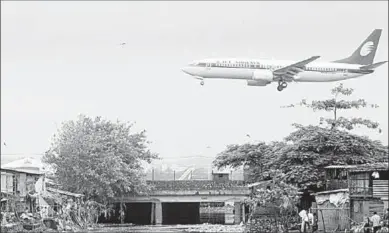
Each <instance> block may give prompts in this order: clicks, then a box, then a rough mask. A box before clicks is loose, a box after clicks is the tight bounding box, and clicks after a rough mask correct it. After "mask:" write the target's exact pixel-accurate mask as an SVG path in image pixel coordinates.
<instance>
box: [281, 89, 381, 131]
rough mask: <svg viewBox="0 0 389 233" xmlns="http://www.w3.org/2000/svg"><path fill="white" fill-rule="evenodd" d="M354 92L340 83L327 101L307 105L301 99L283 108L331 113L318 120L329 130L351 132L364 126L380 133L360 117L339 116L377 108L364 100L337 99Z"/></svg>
mask: <svg viewBox="0 0 389 233" xmlns="http://www.w3.org/2000/svg"><path fill="white" fill-rule="evenodd" d="M353 92H354V89H352V88H345V87H343V84H342V83H340V84H339V85H338V86H336V87H334V88H333V89H332V90H331V94H332V96H333V97H332V98H331V99H327V100H314V101H311V103H308V102H307V101H306V100H305V99H303V100H302V101H301V102H300V103H298V104H296V105H294V104H291V105H289V106H284V107H286V108H289V107H296V106H303V107H307V108H311V109H312V110H313V111H326V112H332V114H333V116H332V117H329V118H326V117H321V118H320V124H323V122H324V123H326V124H327V125H329V126H331V128H342V129H346V130H353V129H354V128H355V127H357V126H362V125H363V126H365V127H367V128H370V129H374V130H378V132H380V133H381V129H380V128H379V124H378V123H377V122H374V121H371V120H369V119H364V118H361V117H352V118H345V117H342V116H339V113H340V111H341V110H350V109H359V108H366V107H372V108H378V107H379V106H378V105H377V104H368V103H367V102H366V101H365V100H364V99H358V100H344V99H339V97H340V95H343V96H350V95H352V93H353Z"/></svg>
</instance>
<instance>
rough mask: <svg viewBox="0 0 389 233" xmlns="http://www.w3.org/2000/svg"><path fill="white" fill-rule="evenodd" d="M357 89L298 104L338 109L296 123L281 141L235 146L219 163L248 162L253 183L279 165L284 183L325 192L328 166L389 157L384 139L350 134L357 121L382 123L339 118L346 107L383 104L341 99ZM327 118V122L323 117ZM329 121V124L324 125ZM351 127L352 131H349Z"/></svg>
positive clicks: (371, 124)
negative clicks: (316, 122) (311, 120)
mask: <svg viewBox="0 0 389 233" xmlns="http://www.w3.org/2000/svg"><path fill="white" fill-rule="evenodd" d="M353 91H354V90H353V89H351V88H344V87H343V85H342V84H340V85H338V86H336V87H335V88H333V89H332V90H331V94H332V95H333V98H331V99H328V100H319V101H312V102H311V103H307V101H306V100H302V101H301V103H299V104H298V105H300V106H305V107H308V108H311V109H313V110H314V111H317V110H323V111H327V112H332V113H333V114H334V115H333V117H332V118H322V119H321V120H322V121H321V123H320V124H319V125H318V126H312V125H309V126H303V125H299V124H293V126H294V127H295V131H293V132H292V133H290V134H289V135H288V136H287V137H285V138H284V140H282V141H279V142H271V143H265V142H260V143H257V144H244V145H229V146H227V148H226V149H225V150H224V151H223V152H221V153H220V154H219V155H218V156H217V157H216V159H215V160H214V165H215V166H216V167H219V168H221V167H226V166H231V167H238V166H241V165H248V167H249V172H250V177H249V181H257V180H266V179H270V178H271V177H272V175H271V173H272V171H274V170H277V169H279V170H280V171H281V173H282V176H280V177H279V178H280V179H282V180H283V181H285V182H287V183H289V184H293V185H296V186H298V187H299V188H301V189H314V190H320V189H321V188H322V187H323V185H324V183H323V181H324V167H326V166H329V165H351V164H363V163H370V162H376V161H382V160H384V159H386V158H387V157H388V147H387V146H383V145H382V144H381V143H380V142H379V141H372V140H370V139H369V138H368V137H365V136H358V135H355V134H352V133H350V130H352V129H354V127H355V126H357V125H364V126H366V127H368V128H372V129H379V128H378V126H379V124H378V123H376V122H373V121H370V120H368V119H362V118H349V119H347V118H344V117H339V116H338V114H339V111H340V110H348V109H359V108H363V107H369V106H370V107H373V108H376V107H378V106H377V105H374V104H368V103H367V102H366V101H365V100H363V99H359V100H340V99H339V95H344V96H349V95H351V94H352V93H353ZM295 106H296V105H290V106H287V107H295ZM323 119H324V120H323ZM323 122H326V123H327V126H328V125H329V126H330V127H322V126H323V124H322V123H323ZM344 129H346V130H344Z"/></svg>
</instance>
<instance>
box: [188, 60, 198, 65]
mask: <svg viewBox="0 0 389 233" xmlns="http://www.w3.org/2000/svg"><path fill="white" fill-rule="evenodd" d="M198 64H199V62H197V61H194V62H191V63H189V65H190V66H197V65H198Z"/></svg>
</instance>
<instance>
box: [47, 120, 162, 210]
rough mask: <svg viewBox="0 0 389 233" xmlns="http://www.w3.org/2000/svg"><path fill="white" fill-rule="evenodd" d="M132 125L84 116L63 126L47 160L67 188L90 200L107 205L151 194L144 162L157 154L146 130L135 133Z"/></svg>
mask: <svg viewBox="0 0 389 233" xmlns="http://www.w3.org/2000/svg"><path fill="white" fill-rule="evenodd" d="M132 126H133V125H132V124H129V123H122V122H120V121H117V122H111V121H108V120H104V119H102V118H101V117H96V118H95V119H92V118H89V117H87V116H84V115H80V116H79V117H78V119H77V120H76V121H68V122H64V123H63V124H62V128H61V129H59V130H58V133H57V135H54V137H53V142H52V144H51V147H50V149H49V150H48V151H47V152H46V154H45V156H44V161H45V162H47V163H49V164H51V165H53V166H54V168H55V170H56V171H55V172H56V174H55V175H56V177H57V180H58V182H59V184H60V185H61V187H62V188H63V189H65V190H68V191H71V192H76V193H83V194H85V195H86V198H87V199H90V200H95V201H98V202H101V203H104V204H106V203H107V202H108V201H109V200H110V199H112V198H113V197H117V196H122V195H125V194H128V193H132V194H135V193H144V192H147V190H148V189H147V185H146V182H145V180H144V174H143V170H142V166H141V162H142V161H146V162H149V163H150V162H151V160H152V159H155V158H157V155H156V154H154V153H151V152H150V151H149V150H148V149H147V145H148V143H149V142H148V141H147V140H146V135H145V131H142V132H140V133H132V132H131V129H132Z"/></svg>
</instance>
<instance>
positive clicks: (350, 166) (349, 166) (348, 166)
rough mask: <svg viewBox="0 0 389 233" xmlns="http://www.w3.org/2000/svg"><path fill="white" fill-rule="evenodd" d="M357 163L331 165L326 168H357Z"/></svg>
mask: <svg viewBox="0 0 389 233" xmlns="http://www.w3.org/2000/svg"><path fill="white" fill-rule="evenodd" d="M355 167H356V165H330V166H327V167H325V168H326V169H351V168H355Z"/></svg>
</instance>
